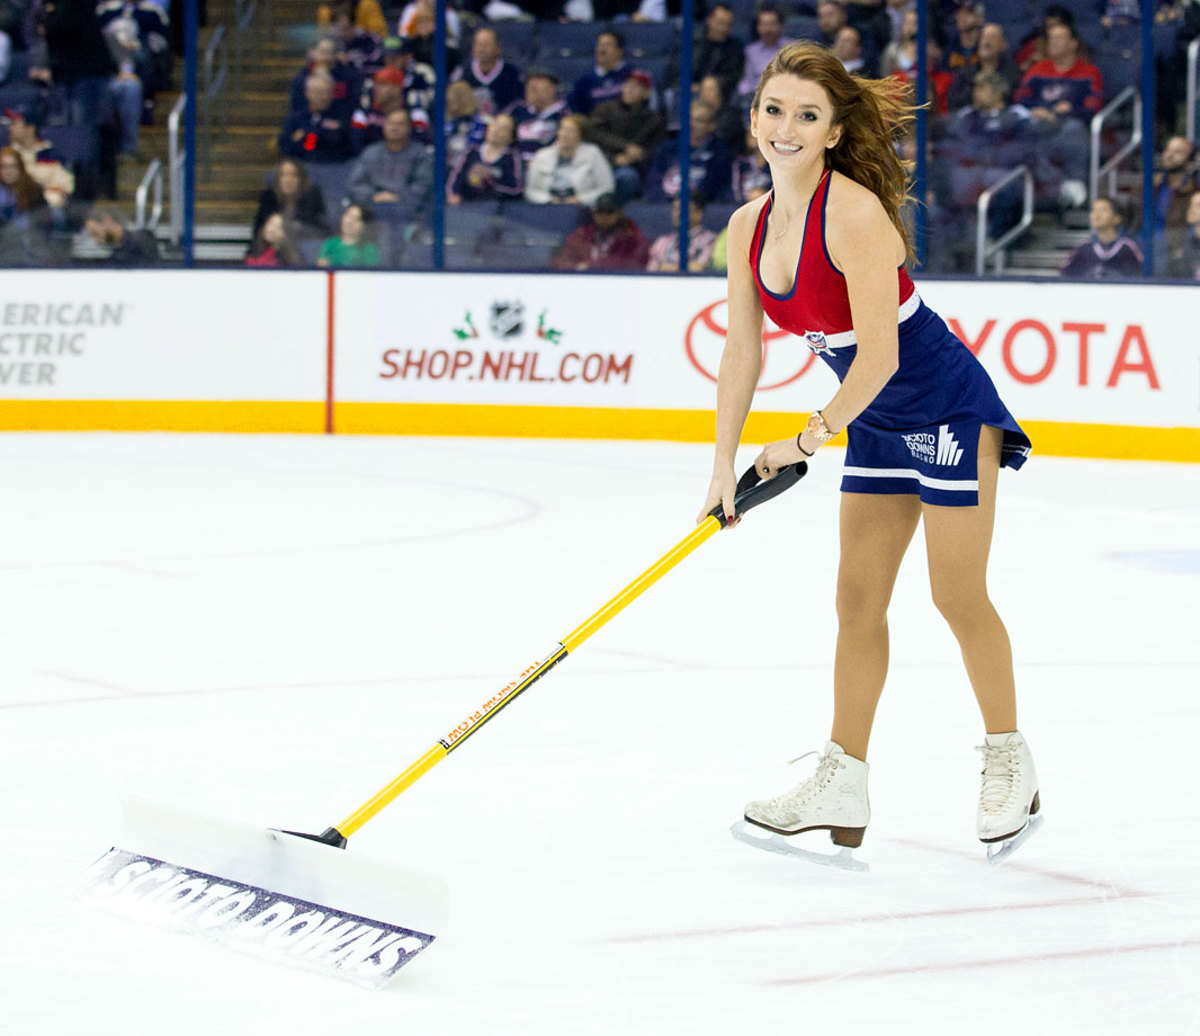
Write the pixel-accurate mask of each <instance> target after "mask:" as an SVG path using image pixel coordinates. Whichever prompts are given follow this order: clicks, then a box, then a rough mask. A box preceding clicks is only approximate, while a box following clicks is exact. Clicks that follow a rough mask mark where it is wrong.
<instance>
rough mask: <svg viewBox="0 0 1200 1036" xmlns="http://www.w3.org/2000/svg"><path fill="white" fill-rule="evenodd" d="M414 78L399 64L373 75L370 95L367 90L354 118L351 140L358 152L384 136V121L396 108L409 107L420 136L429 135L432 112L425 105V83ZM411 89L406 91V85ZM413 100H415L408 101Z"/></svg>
mask: <svg viewBox="0 0 1200 1036" xmlns="http://www.w3.org/2000/svg"><path fill="white" fill-rule="evenodd" d="M416 75H417V73H414V74H413V78H411V79H405V76H404V73H403V72H401V71H400V69H398V68H381V69H380V70H379V71H378V72H376V73H375V75H374V76H372V77H371V90H370V96H369V98H368V94H367V91H366V90H364V91H363V104H362V106H361V107H359V108H358V109H357V110H356V111H355V112H354V115H353V116H351V118H350V142H351V146H352V150H353V151H354V153H355V154H356V155H358V154H361V153H362V150H363V148H365V147H367V146H368V145H369V144H376V143H378V142H379V141H381V140H382V139H383V124H384V123H385V122H386V121H387V117H388V116H389V115H391V114H392V112H394V111H397V110H399V109H402V108H403V109H405V110H407V111H408V114H409V120H410V122H411V123H412V133H413V136H414V138H416V139H417V140H421V141H425V140H427V139H428V137H429V114H428V113H427V112H426V111H425V109H424V107H423V106H422V105H421V100H422V94H423V89H422V85H421V84H423V83H424V80H421V83H414V82H413V79H415V78H416ZM406 86H408V87H410V89H409V90H408V91H407V92H406V90H405V87H406ZM410 100H411V102H412V103H411V104H409V103H407V102H408V101H410Z"/></svg>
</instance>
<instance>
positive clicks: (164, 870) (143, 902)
mask: <svg viewBox="0 0 1200 1036" xmlns="http://www.w3.org/2000/svg"><path fill="white" fill-rule="evenodd" d="M121 804H122V808H123V813H124V823H123V825H122V836H121V842H120V844H119V846H115V847H114V848H112V849H110V850H109V851H108V852H107V853H105V854H104V855H103V856H102V857H101V858H100V859H99V860H97V861H96V863H95V864H93V865H92V867H91V868H89V870H88V871H87V873H86V874H84V876H83V882H82V888H81V890H80V898H81V899H82V900H83V901H84V902H86V903H89V904H94V905H96V906H100V907H102V908H104V909H106V910H110V911H113V912H115V913H119V914H121V915H123V916H126V917H132V918H134V919H136V920H139V921H143V922H148V923H152V924H156V925H159V926H165V927H169V928H175V929H181V930H185V931H188V932H191V933H193V934H197V935H202V936H204V937H206V938H210V939H214V940H217V941H221V942H224V943H227V944H229V945H231V946H234V947H236V948H238V949H242V950H245V951H248V952H251V953H254V954H257V955H259V956H266V957H271V958H274V959H277V960H281V961H283V962H286V963H288V964H293V965H299V966H301V967H306V968H310V969H313V970H316V971H321V972H326V973H329V974H334V975H337V976H338V977H341V978H348V979H350V980H352V981H355V982H359V983H361V984H364V985H369V986H380V985H382V984H383V983H384V982H386V981H387V980H388V979H390V978H391V977H392V976H393V975H395V973H396V972H397V971H398V970H399V969H400V968H402V967H403V966H404V965H405V964H407V963H408V962H409V961H410V960H412V958H413V957H415V956H416V955H417V954H418V953H420V952H421V951H422V950H424V949H425V948H426V947H427V946H429V944H430V943H432V942H433V940H434V939H435V938H436V937H437V936H438V935H440V934H441V932H442V931H443V930H444V928H445V925H446V919H447V916H448V913H449V910H448V896H447V892H446V886H445V883H444V882H443V881H442V880H441V879H440V878H438V877H435V876H433V875H429V874H424V873H420V872H416V871H412V870H408V869H405V868H400V867H396V866H393V865H391V864H387V863H383V862H381V861H377V860H371V859H367V858H364V857H361V856H359V855H358V854H356V853H352V852H348V851H346V850H344V849H336V848H334V847H332V846H329V845H324V844H322V843H319V842H315V841H312V840H311V839H307V838H301V837H299V836H296V835H290V834H286V833H284V832H281V831H275V830H271V829H270V828H262V827H254V826H251V825H248V824H238V823H231V822H230V821H227V820H218V819H216V818H213V817H205V816H200V815H198V814H194V813H187V812H183V811H180V810H176V809H171V808H169V807H167V806H162V805H159V804H157V803H153V802H150V801H148V800H146V799H142V798H137V797H134V796H129V795H125V796H122V799H121Z"/></svg>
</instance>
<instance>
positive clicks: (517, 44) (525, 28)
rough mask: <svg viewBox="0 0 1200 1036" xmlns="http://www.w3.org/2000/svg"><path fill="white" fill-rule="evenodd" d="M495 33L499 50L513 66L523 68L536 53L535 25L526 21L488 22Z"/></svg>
mask: <svg viewBox="0 0 1200 1036" xmlns="http://www.w3.org/2000/svg"><path fill="white" fill-rule="evenodd" d="M488 28H490V29H494V30H495V31H496V36H497V37H498V38H499V40H500V49H501V52H502V53H503V54H504V56H505V57H507V58H509V59H510V60H511V61H512V62H513V63H514V64H516V65H519V66H521V67H522V68H524V67H525V65H527V64H528V63H529V62H530V61H531V60H532V59H533V56H534V54H535V53H536V52H537V40H536V36H537V23H536V22H527V21H510V22H489V23H488Z"/></svg>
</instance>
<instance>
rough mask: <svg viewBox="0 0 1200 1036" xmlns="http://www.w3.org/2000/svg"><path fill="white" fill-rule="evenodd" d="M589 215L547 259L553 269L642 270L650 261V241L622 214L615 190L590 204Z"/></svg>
mask: <svg viewBox="0 0 1200 1036" xmlns="http://www.w3.org/2000/svg"><path fill="white" fill-rule="evenodd" d="M590 215H591V218H590V219H589V220H588V221H587V222H586V223H584V224H582V225H581V226H579V227H576V228H575V230H573V231H572V232H571V234H570V236H568V238H567V239H566V241H564V242H563V244H562V247H561V248H560V249H559V250H558V252H557V254H556V255H555V256H554V258H553V259H552V260H551V261H550V266H551V267H552V268H553V269H555V270H628V271H631V272H632V271H636V270H644V269H645V268H646V263H648V262H649V261H650V241H649V239H648V238H647V237H646V235H645V234H643V233H642V231H641V228H640V227H639V226H638V225H637V224H636V223H634V221H633V220H631V219H630V218H629V217H628V216H626V215H625V210H624V209H623V208H622V207H621V201H620V199H619V198H618V197H617V195H616V194H614V193H611V192H610V193H608V194H602V195H600V197H599V198H597V199H596V203H595V204H594V205H593V206H592V207H591V212H590Z"/></svg>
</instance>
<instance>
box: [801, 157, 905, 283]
mask: <svg viewBox="0 0 1200 1036" xmlns="http://www.w3.org/2000/svg"><path fill="white" fill-rule="evenodd" d="M829 184H830V186H832V185H833V177H830V178H829ZM828 204H829V189H828V188H826V190H825V200H824V201H823V202H821V247H822V248H823V249H824V250H825V261H826V262H827V263H828V264H829V268H830V269H831V270H832V271H833V272H834V273H836V274H837V275H838V276H839V277H841V278H842V280H845V279H846V275H845V274H844V273H842V271H841V270H839V269H838V268H837V264H836V263H835V262H834V261H833V256H831V255H830V254H829V245H827V244H826V243H825V207H826V206H827V205H828ZM905 262H907V260H905ZM903 269H904V262H901V263H899V264H898V265H897V266H896V271H897V272H899V271H900V270H903Z"/></svg>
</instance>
